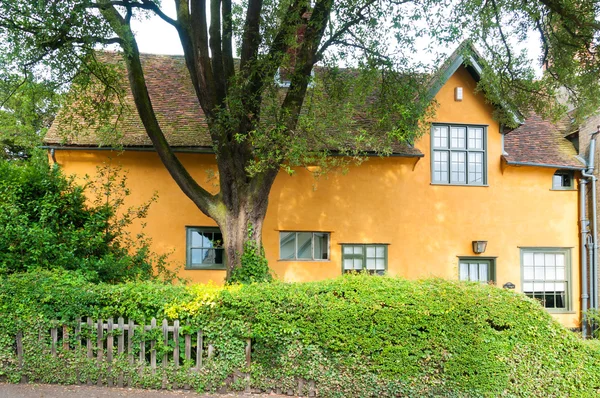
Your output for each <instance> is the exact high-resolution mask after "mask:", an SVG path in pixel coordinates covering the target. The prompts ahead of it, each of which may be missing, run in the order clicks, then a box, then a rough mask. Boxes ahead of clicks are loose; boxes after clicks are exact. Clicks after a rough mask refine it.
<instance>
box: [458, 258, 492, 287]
mask: <svg viewBox="0 0 600 398" xmlns="http://www.w3.org/2000/svg"><path fill="white" fill-rule="evenodd" d="M495 271H496V270H495V267H494V261H493V260H489V259H480V258H470V259H460V261H459V262H458V277H459V279H460V280H461V281H471V282H481V283H490V282H495V281H496V272H495Z"/></svg>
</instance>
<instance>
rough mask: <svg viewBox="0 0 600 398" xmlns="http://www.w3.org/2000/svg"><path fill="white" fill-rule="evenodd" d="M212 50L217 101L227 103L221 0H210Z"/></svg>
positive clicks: (220, 103)
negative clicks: (222, 46) (222, 45)
mask: <svg viewBox="0 0 600 398" xmlns="http://www.w3.org/2000/svg"><path fill="white" fill-rule="evenodd" d="M209 32H210V39H209V44H210V51H211V55H212V57H211V58H212V72H213V76H214V81H215V95H216V97H217V98H216V100H217V101H216V103H217V104H219V105H222V104H224V103H225V97H226V95H227V93H226V91H225V73H224V67H223V66H224V65H223V52H222V48H221V0H210V30H209Z"/></svg>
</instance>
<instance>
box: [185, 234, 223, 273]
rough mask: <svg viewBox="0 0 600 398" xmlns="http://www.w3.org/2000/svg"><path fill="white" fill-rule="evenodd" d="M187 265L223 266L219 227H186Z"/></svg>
mask: <svg viewBox="0 0 600 398" xmlns="http://www.w3.org/2000/svg"><path fill="white" fill-rule="evenodd" d="M186 257H187V262H186V263H187V267H188V268H208V269H210V268H213V269H214V268H223V267H224V261H223V235H222V234H221V231H220V230H219V228H214V227H188V228H187V256H186Z"/></svg>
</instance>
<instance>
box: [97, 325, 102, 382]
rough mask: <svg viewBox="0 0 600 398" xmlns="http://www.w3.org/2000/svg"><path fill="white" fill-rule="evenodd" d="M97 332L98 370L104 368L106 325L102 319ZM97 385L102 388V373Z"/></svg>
mask: <svg viewBox="0 0 600 398" xmlns="http://www.w3.org/2000/svg"><path fill="white" fill-rule="evenodd" d="M96 330H97V333H98V336H97V339H96V343H97V346H96V349H97V351H98V352H97V355H96V358H97V361H98V369H101V368H102V354H103V351H104V341H103V339H104V325H103V324H102V318H100V319H98V324H97V329H96ZM96 384H97V385H98V386H102V374H101V373H98V380H97V382H96Z"/></svg>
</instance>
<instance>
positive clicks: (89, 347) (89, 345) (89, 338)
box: [86, 316, 94, 385]
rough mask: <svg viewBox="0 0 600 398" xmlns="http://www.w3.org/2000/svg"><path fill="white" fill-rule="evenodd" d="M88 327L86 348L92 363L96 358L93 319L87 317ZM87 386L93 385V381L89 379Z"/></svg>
mask: <svg viewBox="0 0 600 398" xmlns="http://www.w3.org/2000/svg"><path fill="white" fill-rule="evenodd" d="M87 326H88V333H89V334H88V336H87V339H86V346H87V347H86V348H87V357H88V359H89V360H90V362H91V359H92V358H94V353H93V348H92V330H93V322H92V318H91V317H89V316H88V317H87ZM86 381H87V384H88V385H91V384H92V381H91V380H90V379H89V378H88V379H87V380H86Z"/></svg>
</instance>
